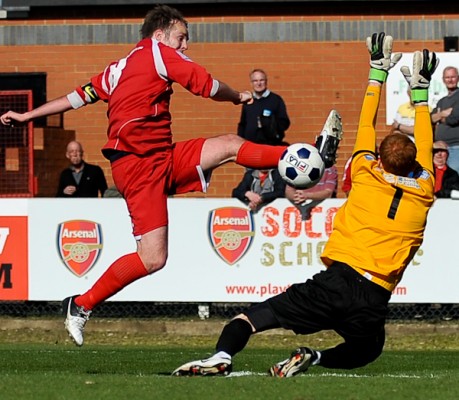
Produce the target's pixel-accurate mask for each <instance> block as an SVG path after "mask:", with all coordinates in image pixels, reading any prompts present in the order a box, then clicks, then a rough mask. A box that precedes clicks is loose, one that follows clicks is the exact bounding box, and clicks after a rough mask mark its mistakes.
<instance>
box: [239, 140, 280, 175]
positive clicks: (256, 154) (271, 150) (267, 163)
mask: <svg viewBox="0 0 459 400" xmlns="http://www.w3.org/2000/svg"><path fill="white" fill-rule="evenodd" d="M286 148H287V146H269V145H266V144H257V143H253V142H249V141H247V142H244V143H243V145H242V146H241V148H240V149H239V152H238V153H237V157H236V163H237V164H239V165H242V166H243V167H246V168H253V169H271V168H277V163H278V162H279V158H280V157H281V155H282V153H283V152H284V151H285V149H286Z"/></svg>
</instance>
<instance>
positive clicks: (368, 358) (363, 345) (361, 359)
mask: <svg viewBox="0 0 459 400" xmlns="http://www.w3.org/2000/svg"><path fill="white" fill-rule="evenodd" d="M383 347H384V340H380V338H377V339H376V340H370V341H364V340H362V341H360V342H359V343H358V342H357V343H354V346H353V349H352V350H351V351H350V354H352V362H351V365H349V368H360V367H364V366H365V365H367V364H370V363H371V362H373V361H375V360H376V359H377V358H378V357H379V356H380V355H381V353H382V351H383Z"/></svg>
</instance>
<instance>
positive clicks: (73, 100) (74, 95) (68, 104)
mask: <svg viewBox="0 0 459 400" xmlns="http://www.w3.org/2000/svg"><path fill="white" fill-rule="evenodd" d="M95 79H97V78H95ZM98 100H100V97H99V95H98V94H97V92H96V90H95V88H94V85H93V83H92V82H89V83H87V84H86V85H83V86H80V87H78V88H76V89H75V90H74V91H73V92H71V93H69V94H67V95H64V96H61V97H58V98H57V99H54V100H51V101H49V102H47V103H45V104H43V105H41V106H40V107H37V108H35V109H33V110H31V111H27V112H25V113H17V112H15V111H8V112H6V113H5V114H3V115H2V116H1V117H0V121H1V122H2V124H3V125H15V123H16V124H23V123H26V122H29V121H32V120H34V119H37V118H41V117H47V116H48V115H54V114H61V113H64V112H66V111H69V110H72V109H77V108H80V107H82V106H84V105H86V104H90V103H95V102H97V101H98Z"/></svg>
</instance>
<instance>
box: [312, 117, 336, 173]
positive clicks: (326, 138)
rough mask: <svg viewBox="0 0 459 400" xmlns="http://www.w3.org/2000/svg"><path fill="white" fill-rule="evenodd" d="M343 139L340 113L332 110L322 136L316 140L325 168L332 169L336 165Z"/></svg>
mask: <svg viewBox="0 0 459 400" xmlns="http://www.w3.org/2000/svg"><path fill="white" fill-rule="evenodd" d="M342 137H343V126H342V124H341V116H340V115H339V114H338V111H336V110H331V111H330V114H329V115H328V118H327V120H326V121H325V124H324V127H323V129H322V132H321V134H320V135H319V136H317V138H316V148H317V150H319V153H320V156H321V157H322V160H323V161H324V164H325V168H330V167H331V166H332V165H334V164H335V163H336V152H337V150H338V146H339V142H340V141H341V138H342Z"/></svg>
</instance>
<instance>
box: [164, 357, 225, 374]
mask: <svg viewBox="0 0 459 400" xmlns="http://www.w3.org/2000/svg"><path fill="white" fill-rule="evenodd" d="M232 369H233V367H232V365H231V358H225V357H220V356H217V355H214V356H212V357H210V358H207V359H205V360H197V361H191V362H189V363H186V364H183V365H182V366H181V367H178V368H177V369H176V370H175V371H174V372H172V375H173V376H215V375H222V376H227V375H229V374H230V373H231V371H232Z"/></svg>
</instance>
